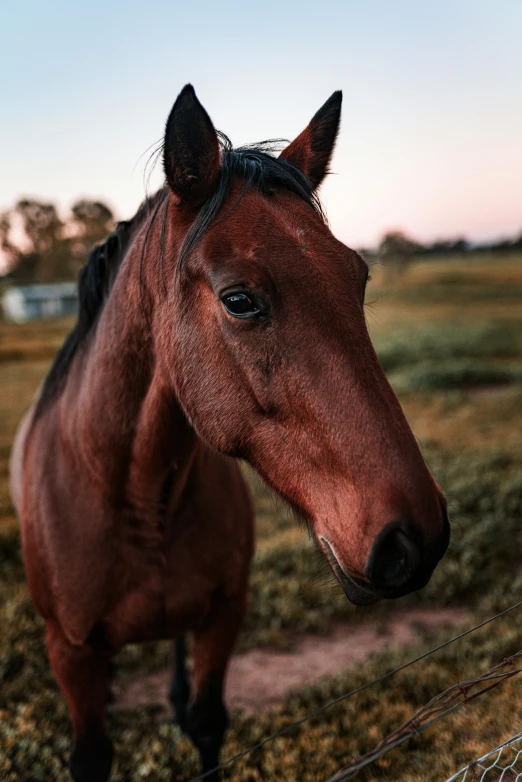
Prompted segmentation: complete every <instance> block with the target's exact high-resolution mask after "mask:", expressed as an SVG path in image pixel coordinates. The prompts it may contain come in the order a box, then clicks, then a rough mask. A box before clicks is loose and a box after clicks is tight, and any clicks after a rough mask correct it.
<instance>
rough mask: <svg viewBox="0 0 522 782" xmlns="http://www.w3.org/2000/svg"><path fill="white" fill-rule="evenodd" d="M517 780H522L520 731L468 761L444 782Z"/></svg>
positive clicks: (502, 781) (504, 781) (508, 781)
mask: <svg viewBox="0 0 522 782" xmlns="http://www.w3.org/2000/svg"><path fill="white" fill-rule="evenodd" d="M457 780H459V782H518V781H519V780H522V733H517V735H516V736H513V737H512V738H510V739H508V740H507V741H505V742H504V743H503V744H500V745H499V746H498V747H495V749H492V750H491V752H487V753H486V754H485V755H482V757H481V758H479V759H478V760H474V761H472V762H471V763H468V765H467V766H465V767H464V768H461V770H460V771H458V772H457V773H456V774H454V775H453V776H452V777H449V779H447V780H446V782H456V781H457Z"/></svg>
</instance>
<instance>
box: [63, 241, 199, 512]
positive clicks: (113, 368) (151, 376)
mask: <svg viewBox="0 0 522 782" xmlns="http://www.w3.org/2000/svg"><path fill="white" fill-rule="evenodd" d="M130 253H131V254H129V256H128V257H127V258H125V260H124V261H123V263H122V267H121V269H120V272H119V274H118V277H117V279H116V281H115V283H114V287H113V289H112V291H111V294H110V296H109V299H108V301H107V303H106V305H105V308H104V310H103V312H102V314H101V316H100V321H99V323H98V326H97V329H96V334H95V335H94V336H93V337H92V338H91V342H90V344H89V345H88V346H86V349H85V352H84V354H83V356H79V360H78V362H77V364H76V365H75V367H74V372H73V376H72V377H71V378H70V382H69V383H68V384H67V388H66V394H65V395H64V398H63V402H62V404H63V410H64V412H65V415H63V416H62V421H64V422H66V423H65V426H66V431H67V433H68V435H69V438H68V439H69V442H70V443H74V447H75V449H76V451H77V454H78V458H79V459H80V460H81V462H82V463H83V465H84V466H85V467H86V469H87V472H88V474H89V476H90V479H91V480H95V481H97V482H98V483H99V484H101V485H102V487H105V490H106V491H107V493H109V494H113V495H115V496H116V497H117V498H118V499H119V500H122V501H126V502H130V503H131V504H132V505H133V506H134V507H136V508H139V509H141V510H143V512H148V510H150V509H151V508H152V509H154V505H155V503H156V502H160V501H161V499H162V494H163V487H164V486H165V481H166V480H168V481H169V487H170V492H171V493H172V492H174V494H175V493H176V486H177V484H180V485H181V484H182V483H183V478H184V476H186V473H187V470H188V469H189V466H190V464H191V463H192V460H193V458H194V454H195V451H196V449H197V438H196V435H195V434H194V431H193V430H192V429H191V427H190V426H189V424H188V423H187V421H186V418H185V416H184V414H183V412H182V410H181V408H180V406H179V404H178V402H177V400H176V397H175V394H174V391H173V389H172V387H171V383H170V382H169V379H168V372H166V371H165V367H164V365H163V363H162V361H161V357H160V356H158V355H156V354H155V347H154V343H153V339H152V333H151V325H150V324H151V315H150V308H148V307H147V306H145V307H144V305H143V298H142V290H141V287H140V280H139V276H140V275H139V258H138V257H136V253H137V250H134V251H133V250H132V249H131V250H130ZM132 253H134V256H133V255H132ZM147 313H148V314H147ZM178 488H179V487H178Z"/></svg>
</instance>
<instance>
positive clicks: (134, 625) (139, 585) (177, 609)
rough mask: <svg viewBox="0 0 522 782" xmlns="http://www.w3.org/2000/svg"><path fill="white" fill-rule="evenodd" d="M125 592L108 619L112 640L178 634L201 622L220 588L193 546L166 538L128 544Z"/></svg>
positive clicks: (123, 567) (120, 642) (114, 642)
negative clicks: (174, 543) (168, 541)
mask: <svg viewBox="0 0 522 782" xmlns="http://www.w3.org/2000/svg"><path fill="white" fill-rule="evenodd" d="M122 554H123V557H122V561H121V563H120V568H121V569H120V584H121V590H120V595H119V598H118V600H117V602H116V603H115V605H113V606H112V607H111V610H110V612H109V614H108V616H107V617H106V619H105V625H106V627H107V632H108V636H109V638H110V642H111V645H113V646H115V647H119V646H121V645H123V644H126V643H136V642H142V641H149V640H159V639H162V638H173V637H175V636H177V635H180V634H182V633H184V632H186V631H187V630H189V629H192V628H195V627H197V626H198V625H199V624H200V623H201V622H203V621H204V619H205V616H206V615H207V614H208V612H209V610H210V608H211V605H212V600H213V593H214V591H215V579H214V578H212V575H213V574H206V573H205V572H204V571H202V570H201V569H200V568H198V567H195V564H197V556H196V554H195V553H194V552H193V551H191V550H190V548H187V547H184V546H179V545H178V546H174V548H173V550H172V549H171V548H169V546H167V545H166V541H165V540H163V542H162V544H161V545H158V546H157V547H151V548H144V547H139V546H138V547H130V546H126V547H124V549H123V551H122Z"/></svg>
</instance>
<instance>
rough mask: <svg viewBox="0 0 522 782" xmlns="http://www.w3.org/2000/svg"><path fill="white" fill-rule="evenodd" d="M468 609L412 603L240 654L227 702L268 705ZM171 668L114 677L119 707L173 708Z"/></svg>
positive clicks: (251, 708)
mask: <svg viewBox="0 0 522 782" xmlns="http://www.w3.org/2000/svg"><path fill="white" fill-rule="evenodd" d="M465 619H466V613H465V612H464V611H462V610H460V609H456V608H444V609H431V610H428V609H425V608H424V609H409V610H404V611H400V612H394V613H393V614H391V615H390V616H389V617H388V618H387V619H386V620H385V621H383V620H382V619H381V618H379V620H375V619H373V620H369V621H367V622H363V623H361V624H358V625H355V626H354V625H343V624H337V625H335V626H334V628H333V630H332V632H331V633H330V635H328V636H316V635H314V636H304V637H303V638H302V639H301V640H300V641H299V642H298V644H297V646H296V647H295V649H293V650H292V651H291V652H281V651H278V650H271V649H253V650H251V651H250V652H246V653H245V654H238V655H236V656H235V657H234V658H233V659H232V662H231V665H230V673H229V676H228V684H227V702H228V704H229V705H230V706H231V707H232V708H239V709H241V710H242V711H243V712H244V713H245V714H254V713H255V712H258V711H262V710H266V709H268V708H270V707H271V706H273V705H274V704H276V703H279V702H281V701H282V700H284V698H285V697H286V696H287V695H288V694H289V693H290V692H291V691H292V690H296V689H298V688H299V687H301V686H302V685H304V684H310V683H311V682H313V681H315V679H317V678H319V677H320V676H324V675H326V674H335V673H339V672H340V671H342V670H343V668H347V667H348V666H350V665H355V664H356V663H360V662H362V661H364V660H365V659H366V658H367V657H368V656H369V655H370V654H371V653H373V652H379V651H383V650H384V649H386V648H390V647H395V648H397V647H401V648H404V647H407V646H410V645H412V644H413V643H414V642H415V638H416V634H415V628H416V627H419V626H423V627H425V628H428V629H438V628H441V627H447V628H448V629H451V628H452V627H454V626H456V625H460V624H462V623H463V622H464V621H465ZM170 678H171V670H170V668H167V669H162V670H159V671H156V672H154V673H151V674H147V675H146V676H143V675H141V676H140V675H135V676H132V677H127V678H123V679H120V680H119V681H117V682H115V693H114V694H115V702H114V704H113V708H115V709H139V708H140V707H142V706H145V705H157V706H161V707H163V709H164V710H165V711H168V710H169V709H170V706H169V702H168V699H167V691H168V688H169V685H170Z"/></svg>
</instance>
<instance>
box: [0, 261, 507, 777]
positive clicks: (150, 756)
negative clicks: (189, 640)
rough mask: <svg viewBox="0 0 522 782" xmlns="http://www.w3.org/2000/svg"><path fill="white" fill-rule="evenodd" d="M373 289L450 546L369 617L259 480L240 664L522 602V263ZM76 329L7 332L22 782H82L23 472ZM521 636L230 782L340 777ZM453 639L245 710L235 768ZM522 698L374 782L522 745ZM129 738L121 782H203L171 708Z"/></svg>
mask: <svg viewBox="0 0 522 782" xmlns="http://www.w3.org/2000/svg"><path fill="white" fill-rule="evenodd" d="M372 276H373V280H372V282H371V283H370V285H369V287H368V294H367V320H368V324H369V328H370V333H371V336H372V339H373V341H374V344H375V346H376V349H377V352H378V354H379V357H380V359H381V362H382V364H383V367H384V369H385V371H386V372H387V374H388V377H389V378H390V380H391V382H392V385H393V386H394V388H395V389H396V391H397V393H398V395H399V398H400V400H401V403H402V405H403V407H404V409H405V412H406V415H407V418H408V420H409V422H410V425H411V426H412V429H413V431H414V433H415V435H416V436H417V437H418V439H419V441H420V444H421V446H422V450H423V453H424V455H425V457H426V459H427V461H428V464H429V465H430V467H431V469H432V472H433V473H434V475H435V477H436V478H437V480H438V482H439V484H440V485H441V487H442V489H443V490H444V492H445V493H446V495H447V497H448V500H449V506H450V516H451V519H452V542H451V545H450V549H449V551H448V554H447V556H446V558H445V560H444V561H443V562H442V564H441V565H440V566H439V568H438V569H437V571H436V573H435V576H434V578H433V579H432V581H431V583H430V584H429V586H428V587H427V588H426V589H424V590H423V591H422V592H421V593H419V594H415V595H413V596H410V597H408V598H403V599H402V600H400V601H396V603H394V604H392V603H386V604H380V605H377V606H374V607H370V608H357V609H355V608H354V607H352V606H350V605H349V604H348V603H347V601H346V599H345V597H344V595H343V594H342V593H341V590H340V588H338V587H337V585H336V583H335V581H334V580H333V577H331V576H330V575H328V573H327V569H326V566H325V565H324V564H323V563H322V561H321V560H320V558H319V555H318V554H317V553H316V551H315V550H314V549H313V547H312V545H311V544H310V542H309V540H308V537H307V535H306V532H305V531H304V530H302V529H300V528H299V527H298V526H297V525H296V524H295V522H293V521H292V519H291V517H290V516H289V514H288V512H287V511H285V509H284V508H282V507H280V506H279V505H278V504H277V503H276V502H275V501H274V499H273V498H272V497H270V496H269V494H268V493H267V492H266V491H265V489H264V488H263V487H262V486H261V485H260V483H259V481H258V480H257V479H256V478H255V477H253V476H250V480H251V485H252V490H253V493H254V497H255V503H256V517H257V548H256V556H255V562H254V568H253V572H252V580H251V590H250V609H249V614H248V618H247V622H246V624H245V627H244V630H243V632H242V635H241V639H240V643H239V649H240V650H243V651H245V650H247V649H252V648H256V647H263V646H269V647H277V648H280V649H288V648H291V647H292V645H293V644H294V643H295V642H296V640H297V639H298V638H299V636H300V635H302V634H305V633H315V634H324V635H327V634H328V632H329V630H331V629H332V627H333V624H334V623H339V622H342V623H344V624H345V625H355V624H357V623H359V622H361V621H362V620H365V621H368V620H371V621H373V622H375V623H376V624H377V625H378V626H379V628H380V631H381V632H382V633H383V634H386V633H387V632H388V629H387V628H388V627H389V623H390V622H392V621H393V615H394V612H395V611H396V610H397V609H398V608H399V607H400V606H402V607H405V606H417V607H418V606H421V607H423V608H424V609H426V610H429V609H430V608H434V607H441V606H455V607H459V608H465V609H466V611H467V612H468V613H469V617H470V618H469V620H468V621H467V622H466V624H467V625H470V626H471V624H474V623H475V620H476V621H479V620H480V619H482V618H486V617H487V616H489V615H490V614H492V613H495V612H497V611H499V610H501V609H502V608H504V607H507V606H508V605H511V604H512V603H515V602H517V601H518V600H520V599H521V597H522V569H521V568H520V562H521V557H522V554H521V552H522V257H520V256H516V255H512V256H509V255H505V256H492V255H490V256H487V255H480V256H478V255H477V256H472V255H471V256H470V257H467V258H454V259H451V258H450V259H445V260H430V261H426V262H423V263H422V264H421V263H419V264H416V265H414V266H412V267H411V268H410V269H409V270H408V271H407V273H406V275H405V276H404V278H403V279H402V280H401V281H400V284H398V285H396V286H394V287H393V288H392V289H390V288H387V287H386V285H385V281H384V278H383V275H382V270H380V269H379V268H375V269H374V270H373V271H372ZM70 326H71V323H70V322H65V321H61V322H58V321H49V322H45V323H34V324H27V325H23V326H15V325H10V324H1V325H0V389H1V397H0V627H1V633H0V682H1V689H0V778H1V779H2V780H5V781H6V782H15V781H17V780H20V779H23V780H24V782H33V780H34V781H36V780H44V779H45V780H47V779H50V780H51V779H52V780H57V782H61V780H66V779H68V778H69V777H68V772H67V768H66V758H67V752H68V745H69V740H70V728H69V722H68V717H67V711H66V707H65V703H64V701H63V699H62V697H61V695H60V693H59V691H58V688H57V685H56V684H55V682H54V679H53V678H52V676H51V674H50V672H49V669H48V665H47V660H46V654H45V647H44V639H43V632H42V631H43V623H42V622H41V621H40V620H39V618H38V617H37V616H36V614H35V612H34V610H33V608H32V604H31V602H30V600H29V597H28V593H27V589H26V586H25V581H24V574H23V568H22V563H21V557H20V548H19V536H18V525H17V521H16V519H15V516H14V512H13V509H12V507H11V504H10V500H9V494H8V486H7V470H8V457H9V451H10V447H11V443H12V439H13V436H14V432H15V427H16V424H17V422H18V420H19V419H20V417H21V415H22V413H23V411H24V410H25V408H26V407H27V406H28V404H29V402H30V400H31V397H32V395H33V394H34V392H35V390H36V389H37V387H38V385H39V383H40V382H41V380H42V378H43V377H44V375H45V372H46V370H47V367H48V366H49V363H50V361H51V359H52V356H53V355H54V353H55V351H56V350H57V348H58V347H59V345H60V344H61V341H62V340H63V337H64V335H65V333H66V332H67V330H68V329H69V328H70ZM521 630H522V609H520V610H519V611H517V612H513V614H511V615H509V616H508V617H507V618H505V619H502V620H500V621H498V622H496V623H495V624H493V625H491V626H489V627H486V628H484V629H483V630H480V631H479V632H478V633H476V634H473V635H472V636H470V637H468V638H467V639H465V640H464V641H462V642H460V643H458V644H455V645H453V646H451V647H449V648H448V649H446V650H443V651H442V652H441V653H438V654H437V655H435V656H433V657H431V658H429V660H427V661H424V662H422V663H420V664H419V665H417V666H414V667H412V668H410V669H408V670H406V671H404V672H403V673H401V674H398V675H397V676H395V677H393V678H391V679H389V680H387V681H386V682H383V683H382V684H380V685H378V686H376V687H373V688H371V689H369V690H367V691H365V692H364V693H362V694H361V695H360V696H358V697H356V698H353V699H350V700H349V701H347V702H346V703H341V704H339V705H337V706H335V707H333V708H332V709H330V710H328V711H326V712H325V713H324V714H322V715H321V717H320V718H317V719H314V720H312V721H311V722H310V723H307V724H305V725H303V726H301V727H300V728H298V729H296V730H294V731H293V732H292V733H290V734H288V735H287V736H285V737H284V738H280V739H278V740H276V741H275V742H272V743H271V744H268V745H267V746H266V747H264V748H263V749H262V750H260V751H257V752H255V753H253V754H251V755H249V756H247V757H246V758H244V759H242V760H240V761H239V762H238V763H236V764H234V765H232V766H230V768H229V769H227V771H226V772H225V775H224V777H225V779H231V780H232V779H233V780H238V782H239V780H242V781H244V780H246V781H249V780H252V782H253V780H285V781H286V782H289V781H291V780H295V782H308V781H310V782H311V781H312V780H314V782H315V781H316V780H323V779H324V780H326V779H327V778H328V777H329V776H330V775H332V774H333V773H335V772H336V771H337V770H338V769H339V768H341V767H342V766H343V765H344V764H345V763H346V762H348V761H349V760H350V759H352V758H354V757H357V756H358V755H359V754H362V753H364V752H367V751H369V750H371V749H372V748H373V747H374V746H375V745H376V744H377V743H378V742H379V741H380V740H381V738H383V737H384V736H385V735H386V734H387V733H388V732H390V731H391V730H392V729H393V728H395V727H397V726H398V725H399V724H400V723H402V722H403V721H404V720H405V719H406V718H407V717H408V716H409V715H410V713H411V712H413V711H414V710H415V709H416V708H418V707H420V706H422V705H423V704H424V703H425V702H426V701H428V700H429V699H430V698H431V697H433V696H434V695H436V694H437V693H438V692H439V691H441V690H443V689H445V688H446V687H448V686H449V685H450V684H453V683H454V682H456V681H459V680H462V679H465V678H468V677H473V676H476V675H478V674H480V673H482V672H485V671H486V670H488V668H490V667H491V666H493V665H495V664H496V663H497V662H500V661H501V659H502V658H503V657H505V656H507V655H508V654H511V653H513V652H515V651H518V649H520V648H522V633H521ZM452 633H453V631H451V632H450V631H448V630H446V631H444V632H442V631H441V634H440V635H439V636H437V637H434V635H433V633H432V632H429V631H427V630H426V628H425V627H422V626H421V625H419V627H418V632H417V636H418V638H417V643H416V645H415V646H410V647H409V648H408V649H390V650H388V651H387V652H386V653H379V654H375V655H372V656H371V657H370V658H369V659H368V660H367V661H366V662H364V663H363V664H360V665H358V666H357V667H352V668H349V669H347V670H346V671H341V672H339V674H338V675H337V676H335V677H328V678H324V679H321V680H320V681H318V682H316V683H315V684H313V685H311V686H307V687H305V688H303V689H302V690H300V691H299V692H297V693H295V694H294V695H292V696H291V697H288V698H287V699H286V700H285V701H284V702H283V703H281V704H280V705H278V706H276V707H274V708H272V709H270V710H267V711H263V712H262V713H258V714H255V715H253V716H248V717H245V716H244V715H242V714H241V713H239V712H237V713H235V714H234V715H233V719H232V724H231V729H230V731H229V734H228V739H227V742H226V744H225V749H224V752H223V756H222V757H223V760H225V759H226V758H228V757H230V756H232V755H233V754H235V753H236V752H239V751H240V750H242V749H244V748H246V747H248V746H250V745H251V744H253V743H255V742H257V741H259V740H260V739H262V738H263V737H264V736H266V735H269V734H271V733H273V732H275V731H276V730H279V729H280V728H281V727H284V726H285V725H288V724H290V723H292V722H293V721H294V720H296V719H299V718H300V717H302V716H304V715H305V714H307V713H308V712H311V711H313V710H314V709H316V708H318V707H319V706H321V705H323V704H324V703H326V702H327V701H329V700H331V699H334V698H336V697H337V696H338V695H340V694H342V693H344V692H347V691H348V690H351V689H353V688H355V687H357V686H359V685H360V684H363V683H364V682H366V681H369V680H370V679H373V678H375V677H376V676H378V675H380V674H382V673H383V672H385V671H386V670H388V669H391V668H393V667H395V666H397V665H398V664H401V663H402V662H404V661H405V660H407V659H409V658H410V657H412V656H414V655H415V654H417V653H418V652H419V651H421V650H422V649H424V648H426V649H427V648H429V647H431V646H433V645H435V643H436V642H437V640H441V639H444V638H446V637H448V636H449V635H450V634H452ZM169 654H170V651H169V647H168V645H166V644H153V645H150V646H146V647H130V648H128V649H127V650H125V651H124V652H123V653H122V654H121V655H120V657H119V658H118V660H117V673H116V675H117V678H118V680H121V679H124V677H126V676H128V675H129V674H135V673H136V672H137V671H143V672H144V674H145V673H147V672H151V671H154V670H157V669H160V668H162V667H164V666H165V665H168V661H169ZM266 687H267V688H269V687H270V682H269V681H267V682H266ZM521 687H522V681H519V679H517V678H515V679H513V680H512V681H509V682H507V683H505V684H504V685H502V687H500V688H499V689H498V690H496V691H495V692H493V693H490V694H487V695H485V696H482V697H481V698H480V699H479V700H478V701H477V702H476V703H474V704H472V705H470V706H467V707H466V708H464V709H462V710H461V711H460V712H459V713H458V714H457V715H455V716H451V717H449V718H447V719H446V720H444V721H443V722H441V723H439V724H438V725H437V726H435V727H434V728H432V729H430V730H429V731H428V732H426V733H424V734H423V735H422V736H419V737H418V738H416V739H414V740H412V741H410V742H409V743H407V744H405V745H403V747H401V748H400V749H396V750H393V751H392V752H391V753H389V754H387V755H386V756H385V757H384V758H382V759H381V760H380V761H378V762H377V763H375V764H374V765H372V766H370V767H369V768H368V769H367V770H365V771H363V772H361V774H360V775H359V777H358V778H360V779H367V780H370V779H386V780H402V781H403V782H413V780H443V779H445V778H446V777H448V776H450V775H451V774H452V773H454V772H455V771H457V770H458V769H459V768H460V767H461V766H463V765H464V764H465V763H467V762H468V761H470V760H473V759H475V758H477V757H478V756H479V755H481V754H483V753H484V752H487V751H488V750H489V749H491V748H492V747H493V746H495V745H496V744H498V743H500V741H502V740H504V739H506V738H508V737H509V736H511V735H512V734H514V733H516V732H518V731H520V729H521V716H520V714H521V710H522V689H521ZM111 731H112V734H113V736H114V738H115V744H116V753H117V760H116V763H115V766H114V771H113V777H112V778H113V779H114V780H115V782H123V780H129V781H130V780H150V781H151V782H153V781H154V780H158V781H159V780H167V779H169V780H170V779H172V780H176V781H179V782H181V781H182V780H189V779H191V778H192V777H193V776H195V775H196V773H197V757H196V753H195V751H194V750H193V749H192V745H191V744H190V742H189V741H188V740H187V739H185V738H183V737H182V736H181V734H180V733H179V731H178V729H177V728H176V727H174V726H172V725H171V723H170V721H169V720H168V719H167V717H166V716H165V715H163V714H162V713H158V710H157V709H156V708H155V707H154V706H152V705H151V706H149V707H146V708H142V709H139V710H127V711H117V712H115V713H114V714H113V715H112V717H111ZM175 746H176V749H175V751H174V747H175ZM174 757H175V758H176V761H174ZM175 763H177V765H174V764H175ZM172 768H175V771H174V773H173V774H171V769H172ZM520 770H522V768H521V769H519V771H520Z"/></svg>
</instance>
